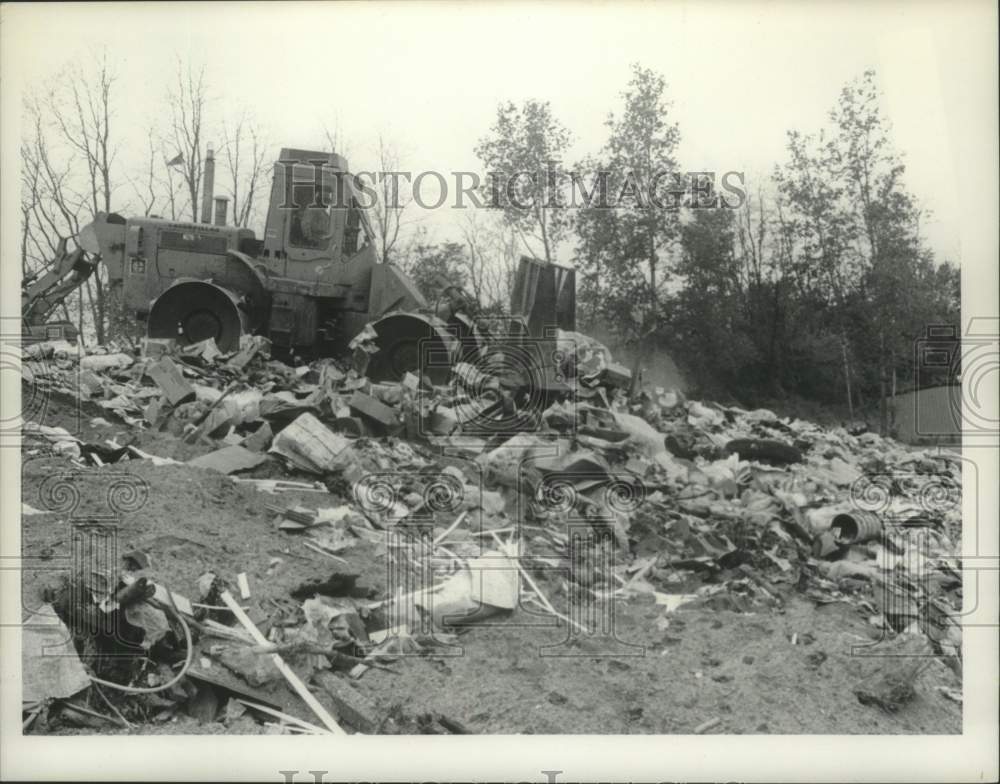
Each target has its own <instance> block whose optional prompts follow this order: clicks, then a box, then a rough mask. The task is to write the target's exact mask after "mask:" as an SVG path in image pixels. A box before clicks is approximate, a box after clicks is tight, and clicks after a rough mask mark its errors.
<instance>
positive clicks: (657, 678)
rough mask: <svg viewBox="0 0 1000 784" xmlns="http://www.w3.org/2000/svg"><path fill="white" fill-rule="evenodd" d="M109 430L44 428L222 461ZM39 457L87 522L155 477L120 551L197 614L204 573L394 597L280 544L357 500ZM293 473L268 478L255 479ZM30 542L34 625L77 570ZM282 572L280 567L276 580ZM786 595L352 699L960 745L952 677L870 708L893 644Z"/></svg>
mask: <svg viewBox="0 0 1000 784" xmlns="http://www.w3.org/2000/svg"><path fill="white" fill-rule="evenodd" d="M103 413H104V412H102V411H101V410H100V409H95V410H84V411H82V412H81V414H80V416H79V417H78V416H77V413H76V404H75V403H71V402H66V401H62V402H60V401H59V400H51V401H49V405H48V409H47V411H46V412H45V416H44V419H43V420H42V421H43V423H44V424H46V425H61V426H64V427H66V428H67V429H69V430H70V431H71V432H74V433H76V434H77V435H78V436H79V437H80V438H81V439H83V440H84V441H90V442H98V443H100V442H103V441H104V440H105V439H109V438H115V439H117V440H118V442H119V443H125V442H131V443H133V444H135V445H136V446H138V447H139V448H140V449H143V450H145V451H147V452H149V453H152V454H155V455H159V456H161V457H173V458H176V459H179V460H185V459H189V458H191V457H193V456H195V455H197V454H199V453H202V452H205V451H208V450H207V448H206V447H193V446H189V445H187V444H184V443H182V442H180V441H179V440H178V439H176V438H174V437H172V436H170V435H168V434H161V433H148V432H144V433H136V432H135V431H133V430H131V429H130V428H128V427H127V426H125V425H123V424H121V423H118V422H113V423H112V424H110V426H105V425H97V426H94V425H91V424H90V423H89V420H90V418H91V417H94V416H99V415H101V414H103ZM105 419H107V420H109V421H110V420H111V417H109V416H105ZM31 448H32V444H30V443H29V444H26V445H25V449H24V450H22V458H23V469H22V499H23V501H24V503H26V504H29V505H31V506H32V507H35V508H39V509H41V508H43V506H44V504H43V503H42V501H41V500H40V492H41V488H42V483H43V482H44V481H45V480H46V479H47V478H48V477H51V476H53V475H54V474H57V473H60V474H67V475H71V479H72V483H73V485H74V486H75V487H76V488H77V490H78V492H79V496H80V500H79V504H78V505H77V507H76V509H75V510H74V511H73V512H72V514H73V515H74V516H75V517H77V518H79V517H80V516H81V515H86V514H87V512H86V510H87V509H88V508H93V509H98V508H101V507H102V505H104V504H105V502H106V497H105V496H104V495H102V494H104V493H106V492H107V487H108V483H109V478H110V477H111V476H112V475H114V474H120V473H122V472H127V473H129V474H132V475H133V476H134V477H138V478H140V479H141V480H142V481H143V482H144V483H145V487H146V492H147V496H146V498H145V502H144V503H142V504H141V505H140V506H139V508H137V509H135V510H134V511H131V512H127V513H125V514H123V515H121V517H120V519H119V520H118V521H117V524H118V534H119V537H118V538H119V550H120V551H125V550H127V549H133V548H135V549H139V550H142V551H143V552H145V553H147V554H149V556H150V558H151V560H152V563H151V566H150V569H149V570H148V573H149V574H150V575H151V576H152V577H153V579H155V580H156V581H158V582H160V583H163V584H165V585H168V586H169V587H170V588H171V589H172V590H173V591H175V592H177V593H180V594H183V595H185V596H189V597H197V596H198V588H197V579H198V577H199V576H200V575H202V574H203V573H204V572H206V571H212V572H215V573H217V574H220V575H225V576H227V579H230V581H234V580H235V575H236V574H238V573H240V572H245V573H246V574H247V576H248V578H249V582H250V586H251V589H252V598H251V599H250V600H248V602H246V603H247V604H249V605H251V606H253V605H258V606H260V605H261V604H263V603H266V602H267V601H268V600H271V599H278V600H283V601H287V600H288V599H289V592H290V590H292V589H293V588H294V587H295V586H297V585H299V584H301V583H302V582H304V581H306V580H309V579H311V578H318V579H323V578H327V577H329V576H330V575H331V574H332V573H334V572H345V571H349V572H352V573H357V574H360V575H361V580H360V581H361V582H362V583H363V584H365V585H368V586H371V587H373V588H374V589H375V590H376V591H380V590H382V589H384V586H385V578H386V568H385V565H384V556H382V555H380V554H379V552H378V550H377V548H376V546H375V545H373V544H367V543H362V544H360V545H358V546H356V547H353V548H351V549H349V550H347V551H345V552H343V553H342V555H343V556H344V557H345V558H346V560H347V561H348V562H349V563H348V565H346V566H345V565H344V564H341V563H338V562H337V561H335V560H332V559H327V558H325V557H324V556H322V555H319V554H316V553H314V552H312V551H310V550H308V549H306V548H305V547H304V546H303V544H302V540H301V538H300V537H296V536H294V535H289V534H286V533H284V532H279V531H278V530H276V528H275V526H274V522H273V517H274V516H273V515H272V514H271V513H270V512H268V511H266V510H265V509H264V505H265V504H280V505H282V506H290V505H293V504H296V503H301V504H303V505H305V506H309V507H311V508H316V507H320V506H335V505H338V504H340V503H343V502H344V501H345V500H346V499H343V498H339V497H336V496H332V495H330V494H326V493H294V492H292V493H282V494H281V495H269V494H266V493H262V492H258V491H257V490H255V489H253V488H251V487H248V486H241V485H237V484H235V483H234V482H233V481H231V480H230V479H229V478H227V477H225V476H223V475H221V474H218V473H215V472H212V471H206V470H199V469H195V468H191V467H189V466H186V465H165V466H160V467H156V466H154V465H152V464H151V463H149V462H148V461H131V462H125V463H121V464H116V465H108V466H104V467H103V468H79V467H77V466H74V465H73V464H72V463H71V462H70V461H69V460H68V459H65V458H62V457H57V456H52V455H44V454H40V453H39V454H36V455H32V454H31ZM282 473H283V469H281V468H280V467H277V466H276V465H274V464H268V465H266V466H263V467H261V468H259V469H256V474H254V473H253V472H252V473H251V474H250V475H251V476H252V475H258V476H264V475H267V476H275V477H276V476H281V475H282ZM102 475H103V476H102ZM288 478H290V479H301V478H302V477H300V476H288ZM22 542H23V545H22V547H23V555H24V557H25V562H24V563H25V566H24V573H23V590H24V597H23V598H24V606H25V607H27V608H31V607H36V606H38V604H39V603H40V602H41V601H42V598H43V596H44V595H45V591H46V589H49V590H51V589H52V588H54V587H55V586H56V584H57V583H58V580H59V577H60V575H59V569H58V564H59V563H60V562H65V559H66V558H67V557H68V555H69V543H70V536H69V522H68V518H67V514H62V515H60V514H53V513H46V514H41V515H32V516H25V517H24V518H23V519H22ZM276 558H280V559H281V562H280V564H278V565H277V566H276V567H275V566H274V562H273V559H276ZM536 579H537V580H538V582H539V584H540V585H541V586H542V587H543V589H544V590H545V591H546V592H547V593H548V594H549V596H550V598H552V600H553V602H554V603H555V604H557V605H560V604H562V605H565V597H564V596H561V595H560V591H559V586H558V585H556V584H555V583H554V582H553V581H550V580H548V579H547V578H546V577H545V575H544V574H543V573H538V574H536ZM781 590H782V591H783V592H784V595H783V597H782V598H783V599H784V608H783V609H782V610H775V611H764V612H757V613H742V612H735V611H732V610H729V609H725V608H713V607H708V606H702V607H698V608H696V609H686V608H683V607H682V608H679V609H677V610H674V611H673V612H671V613H669V614H667V613H665V611H664V608H663V607H661V606H657V605H655V604H654V603H653V601H652V599H649V600H644V599H642V598H635V599H630V600H627V601H621V602H618V603H617V605H616V613H615V619H616V634H617V638H618V640H619V641H620V642H619V644H618V649H616V651H615V652H613V653H608V647H607V646H606V645H602V644H601V643H598V642H595V641H593V640H588V639H585V638H581V637H579V636H576V637H572V638H570V640H569V641H568V642H567V643H566V644H564V645H561V646H557V647H556V648H555V649H554V651H553V653H555V655H542V653H541V652H540V649H541V648H542V647H544V646H555V645H556V644H557V643H560V642H561V641H563V640H565V639H566V638H567V634H568V632H567V628H566V627H565V626H561V627H560V628H553V626H552V619H551V618H548V617H544V616H540V615H538V614H537V613H534V612H533V611H530V610H527V609H522V608H519V609H517V610H515V611H514V612H513V613H511V614H510V615H509V616H508V617H500V618H499V619H496V618H495V619H491V623H489V624H480V625H475V626H470V627H468V628H467V629H466V630H465V631H464V632H463V633H462V634H461V635H460V636H459V638H458V643H457V644H458V645H459V646H460V650H458V651H455V653H456V654H457V655H446V653H447V652H443V651H442V652H439V655H432V656H421V657H404V658H402V659H401V660H399V661H397V662H396V663H395V665H394V669H395V670H396V671H395V672H388V671H383V670H378V669H373V670H369V671H368V672H367V673H366V674H365V675H364V676H363V677H362V678H360V679H358V680H354V681H351V682H350V688H353V689H356V690H357V691H358V692H359V693H360V694H361V695H364V696H365V697H367V698H368V699H369V700H370V701H371V702H372V703H373V704H374V706H375V708H376V713H377V715H378V717H379V721H380V727H379V731H381V732H419V731H421V727H420V723H419V721H418V717H420V716H421V715H423V714H427V713H436V714H440V715H442V716H444V717H447V718H449V719H451V720H453V721H456V722H459V723H461V725H463V726H464V727H465V728H467V730H468V731H469V732H473V733H536V734H537V733H680V734H683V733H690V732H692V731H693V730H694V729H695V728H696V727H698V726H699V725H702V724H703V723H704V722H706V721H709V720H712V719H718V720H719V721H718V722H717V723H715V724H714V726H712V727H711V728H710V729H709V730H708V731H709V732H712V733H730V734H732V733H736V734H746V733H749V734H754V733H809V734H823V733H847V734H860V733H914V734H944V733H960V732H961V731H962V709H961V706H960V705H958V704H956V703H954V702H952V701H950V700H949V699H948V698H947V697H945V696H944V694H943V693H942V691H941V690H939V689H938V688H937V687H939V686H943V687H949V688H953V689H954V688H957V689H961V683H960V680H959V679H958V677H957V676H956V675H955V674H954V673H953V672H952V671H951V670H950V669H949V668H948V667H946V666H945V665H944V664H943V663H942V662H941V661H938V660H935V661H934V662H933V664H932V665H931V666H930V667H928V668H927V669H926V670H924V672H923V673H922V674H921V675H920V676H919V678H918V681H917V683H916V697H915V698H914V699H913V700H911V701H910V702H908V703H907V704H905V705H904V706H903V707H902V708H901V709H900V710H899V711H898V712H896V713H888V712H886V711H884V710H881V709H879V708H876V707H872V706H866V705H863V704H861V703H860V702H859V701H858V699H857V697H856V696H855V695H854V693H853V692H852V687H853V686H854V685H855V684H856V683H857V681H858V679H859V678H860V677H861V675H862V674H863V672H864V671H865V670H864V668H865V667H868V666H871V659H870V657H861V656H852V655H851V651H852V646H857V645H863V644H865V643H866V642H870V641H874V640H875V639H877V637H878V635H879V632H878V631H877V630H876V629H875V628H874V627H872V626H871V625H870V624H869V623H868V622H867V620H866V618H865V617H864V616H863V615H862V614H860V613H859V612H858V611H857V610H856V609H854V608H853V607H851V606H850V605H848V604H845V603H839V604H826V605H820V606H817V605H815V604H814V603H813V602H812V601H808V600H806V599H804V598H803V597H802V596H801V595H800V594H797V593H796V590H795V587H794V585H792V584H783V585H782V586H781ZM793 643H794V644H793ZM269 697H270V698H271V700H272V701H273V702H275V703H277V704H280V705H281V706H282V709H283V710H285V711H287V712H289V713H291V714H294V715H297V716H300V717H302V718H304V719H307V720H311V721H315V718H314V717H313V716H312V714H311V713H310V712H309V711H308V709H307V708H306V707H305V706H304V705H303V704H302V702H301V701H300V700H299V699H298V698H297V697H296V696H295V695H294V694H293V693H292V692H291V691H290V690H289V689H287V688H286V687H285V686H284V683H283V682H280V683H279V684H277V686H275V687H273V688H272V689H271V691H270V693H269ZM321 701H322V700H321ZM62 731H66V732H76V731H78V730H62ZM86 731H87V732H93V731H94V730H86ZM110 731H111V732H125V731H124V730H110ZM262 731H263V728H262V727H261V726H260V725H258V724H256V723H255V722H254V721H252V720H251V719H250V718H248V717H247V716H243V717H241V718H239V719H235V720H232V721H230V722H228V723H227V724H221V723H218V722H216V723H207V724H199V723H198V722H197V721H196V720H195V719H193V718H190V717H188V716H185V715H183V712H179V713H178V715H177V716H175V717H174V718H172V719H170V720H168V721H166V722H164V723H157V724H146V725H142V726H140V727H138V728H136V729H134V730H131V731H130V732H133V733H185V734H194V733H198V734H203V733H223V732H225V733H255V732H262Z"/></svg>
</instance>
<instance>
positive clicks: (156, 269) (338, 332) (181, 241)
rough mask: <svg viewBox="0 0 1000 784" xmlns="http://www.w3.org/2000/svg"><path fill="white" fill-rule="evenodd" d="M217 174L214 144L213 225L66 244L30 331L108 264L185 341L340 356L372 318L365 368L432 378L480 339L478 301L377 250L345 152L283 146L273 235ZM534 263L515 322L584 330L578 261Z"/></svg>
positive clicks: (116, 292)
mask: <svg viewBox="0 0 1000 784" xmlns="http://www.w3.org/2000/svg"><path fill="white" fill-rule="evenodd" d="M214 178H215V161H214V155H213V153H212V150H211V149H209V150H208V152H207V155H206V159H205V172H204V179H203V199H202V204H201V221H200V222H181V221H176V220H169V219H164V218H159V217H151V216H149V217H133V218H125V217H123V216H121V215H119V214H117V213H103V212H100V213H98V214H97V215H96V216H95V218H94V220H93V221H92V222H91V223H90V224H88V225H87V226H86V227H84V228H83V229H82V230H81V232H80V235H79V237H78V240H77V242H78V244H79V246H80V247H79V248H77V249H76V250H75V251H73V252H72V253H66V252H65V247H62V248H61V253H60V254H59V258H58V259H57V261H56V262H55V263H54V264H53V268H52V269H51V270H50V271H49V272H47V273H46V274H45V275H44V276H43V277H42V278H40V279H39V280H37V281H29V282H28V285H27V286H22V316H23V317H24V321H25V324H26V328H27V330H29V331H31V332H34V333H36V335H37V333H40V332H41V333H43V334H44V330H45V329H46V327H47V325H46V321H45V320H46V318H47V317H48V315H49V314H50V313H51V312H52V311H53V309H54V308H55V306H56V305H57V304H58V302H59V301H61V299H62V298H64V297H65V296H66V294H67V293H68V292H69V291H71V290H73V289H74V288H75V287H77V286H79V285H80V284H81V283H83V281H85V280H86V278H87V276H89V275H90V274H91V273H92V272H93V270H94V269H95V268H96V266H97V264H98V263H102V264H104V265H105V266H106V268H107V275H108V286H109V294H110V295H111V297H113V298H117V299H118V301H120V302H121V303H122V305H123V308H124V310H125V312H126V313H129V314H131V315H132V316H134V317H135V318H136V319H138V320H140V321H143V322H145V326H146V335H147V337H149V338H154V339H170V340H174V341H176V342H177V343H178V344H180V345H190V344H194V343H198V342H201V341H204V340H207V339H209V338H211V339H214V340H215V342H216V344H217V346H218V348H219V349H220V350H221V351H222V352H229V351H234V350H236V349H238V348H239V346H240V340H241V338H242V336H244V335H264V336H266V337H267V338H269V339H270V341H271V345H272V351H276V352H277V353H278V354H279V355H281V354H285V355H288V356H297V357H302V358H312V357H318V356H335V355H338V354H343V353H344V352H345V351H346V350H347V349H348V347H349V345H350V343H351V339H352V338H353V337H354V336H356V335H358V334H359V333H361V332H362V331H363V330H364V328H365V327H366V325H368V324H371V325H372V327H373V329H374V333H375V338H374V343H375V346H377V348H378V351H376V352H374V353H373V354H372V355H371V358H370V361H369V364H368V367H367V369H366V375H368V376H369V377H370V378H372V379H373V380H377V381H381V380H388V381H396V380H399V379H401V378H402V377H403V376H404V375H405V374H406V373H407V372H408V371H412V370H415V369H417V368H420V369H421V370H422V371H424V372H425V373H427V375H428V376H429V377H430V380H431V381H432V382H433V383H443V382H444V381H446V380H447V378H448V376H449V374H450V371H451V366H452V365H453V364H454V363H455V362H458V361H461V360H462V359H463V357H467V356H468V355H469V354H470V353H471V352H474V351H476V350H477V348H478V347H479V345H480V341H481V338H482V335H481V334H480V333H479V332H478V331H477V328H476V324H475V320H474V314H470V312H469V311H470V308H468V307H466V306H465V305H463V302H467V300H466V298H464V297H462V296H457V297H451V296H447V294H448V293H449V292H448V291H443V292H442V294H443V296H442V297H441V299H440V300H439V301H438V302H436V303H433V305H431V304H429V303H428V302H427V301H426V299H425V298H424V296H423V295H422V294H421V292H420V291H419V290H418V289H417V287H416V285H415V284H414V282H413V281H412V280H411V279H410V278H409V277H408V276H407V275H406V274H405V273H404V272H403V271H402V270H401V269H400V268H398V267H397V266H395V265H394V264H391V263H380V262H379V261H378V260H377V258H376V253H375V247H374V240H375V236H374V233H373V232H372V229H371V226H370V224H369V221H368V217H367V214H366V211H365V209H364V205H365V199H364V196H365V194H364V193H363V192H362V191H361V190H360V189H359V187H358V185H357V183H356V182H355V180H354V178H353V177H352V176H351V175H350V174H349V172H348V166H347V161H346V160H345V159H344V158H343V157H341V156H340V155H338V154H336V153H333V152H319V151H314V150H303V149H295V148H288V147H286V148H283V149H282V150H281V154H280V157H279V159H278V160H277V161H276V162H275V164H274V169H273V177H272V181H271V191H270V199H269V202H268V210H267V218H266V224H265V228H264V235H263V237H262V238H258V237H257V236H256V235H255V233H254V232H253V231H252V230H251V229H248V228H243V227H239V226H233V225H228V224H227V211H228V200H227V199H225V198H224V197H218V198H216V197H215V196H214V193H213V190H214ZM526 262H527V263H526ZM539 270H543V272H542V273H540V272H539ZM559 270H561V272H559ZM544 271H548V273H549V274H547V275H546V274H544ZM521 272H522V274H521V275H519V281H518V283H517V285H516V287H515V288H516V299H517V302H518V303H520V304H521V305H524V306H525V307H526V308H527V309H528V310H527V311H526V315H525V318H523V319H521V320H520V321H519V322H517V323H519V324H521V325H522V328H519V329H517V330H515V332H520V333H521V337H524V336H527V335H529V334H530V329H531V328H532V327H536V326H537V325H536V324H535V323H534V322H535V321H538V319H539V318H540V317H541V315H539V314H544V317H545V319H546V320H548V321H552V322H553V323H556V321H557V322H558V323H559V326H561V327H562V328H564V329H572V328H573V326H572V321H573V317H574V315H575V285H574V284H575V281H574V280H573V279H572V278H573V276H572V270H566V269H565V268H561V267H559V268H558V269H557V265H546V264H544V263H542V262H534V261H532V260H522V265H521ZM555 281H558V288H559V290H560V291H561V292H562V294H558V295H557V292H555V290H554V287H555ZM539 292H542V296H536V295H537V294H538V293H539ZM515 304H516V303H515ZM528 311H530V313H528ZM530 314H535V315H534V316H532V317H529V316H530ZM553 319H556V321H553ZM510 337H511V335H507V336H505V338H510ZM429 357H430V358H433V361H430V362H428V361H426V360H427V358H429Z"/></svg>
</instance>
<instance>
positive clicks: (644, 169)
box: [574, 65, 680, 339]
mask: <svg viewBox="0 0 1000 784" xmlns="http://www.w3.org/2000/svg"><path fill="white" fill-rule="evenodd" d="M622 101H623V107H622V110H621V112H620V114H618V115H616V114H615V113H613V112H612V113H610V114H609V115H608V119H607V121H606V123H605V124H606V126H607V128H608V131H609V137H608V141H607V143H606V145H605V147H604V150H603V151H602V154H601V156H600V158H598V159H590V160H588V161H585V162H584V163H583V164H582V165H581V167H580V168H581V169H583V170H585V171H588V172H590V174H592V175H593V179H592V180H591V181H590V188H591V190H590V191H588V192H587V196H589V197H590V203H589V205H586V206H584V207H583V208H582V209H581V210H580V214H579V217H578V218H577V224H576V230H577V235H578V236H579V240H580V243H579V249H578V253H577V266H578V267H579V268H580V270H581V272H582V276H581V277H582V280H581V297H580V299H581V300H582V302H583V304H584V306H585V307H587V308H588V309H589V310H590V312H591V316H592V317H596V320H600V321H604V322H605V323H606V324H608V325H614V326H615V327H616V328H617V330H618V331H619V333H620V334H621V336H622V337H623V338H626V339H636V338H639V337H642V336H644V335H647V334H648V333H649V332H650V331H655V330H656V329H657V326H658V319H659V317H660V300H661V296H662V291H663V289H664V287H665V284H666V282H667V280H668V279H669V277H670V269H669V266H668V264H669V261H670V256H671V253H672V250H673V247H674V244H675V242H676V239H677V236H678V227H679V209H678V208H679V205H677V204H676V203H674V202H673V201H672V200H671V199H672V196H673V194H671V193H668V191H670V189H671V187H674V188H676V185H677V183H676V180H675V177H676V173H677V161H676V158H675V153H676V148H677V144H678V142H679V140H680V132H679V130H678V128H677V124H676V123H673V122H671V121H670V111H669V110H670V103H669V101H668V100H667V98H666V82H665V81H664V79H663V77H662V76H661V75H659V74H657V73H656V72H654V71H652V70H650V69H648V68H643V67H641V66H639V65H633V67H632V78H631V80H630V81H629V84H628V87H627V89H626V90H625V91H624V92H623V93H622ZM574 195H575V194H574ZM580 195H581V198H585V197H584V194H583V193H581V194H580ZM584 321H585V322H586V319H584Z"/></svg>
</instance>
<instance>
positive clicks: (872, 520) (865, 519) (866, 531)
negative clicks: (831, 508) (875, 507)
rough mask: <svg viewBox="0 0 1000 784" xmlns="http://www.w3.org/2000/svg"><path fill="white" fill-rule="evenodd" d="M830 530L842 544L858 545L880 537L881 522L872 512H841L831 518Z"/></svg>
mask: <svg viewBox="0 0 1000 784" xmlns="http://www.w3.org/2000/svg"><path fill="white" fill-rule="evenodd" d="M830 530H831V531H832V532H833V535H834V536H835V537H836V538H837V540H838V541H840V542H842V543H844V544H860V543H861V542H868V541H871V540H872V539H878V538H879V537H881V536H882V520H881V519H879V517H878V516H877V515H876V514H874V513H873V512H865V511H860V510H859V511H856V512H843V513H841V514H838V515H837V516H836V517H834V518H833V521H832V522H831V523H830Z"/></svg>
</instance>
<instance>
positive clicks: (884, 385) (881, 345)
mask: <svg viewBox="0 0 1000 784" xmlns="http://www.w3.org/2000/svg"><path fill="white" fill-rule="evenodd" d="M888 387H889V371H888V368H887V367H886V364H885V332H884V331H883V330H879V334H878V416H879V423H878V432H879V435H880V436H882V437H883V438H884V437H885V436H887V435H888V434H889V405H888V404H889V401H888V394H889V389H888Z"/></svg>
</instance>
